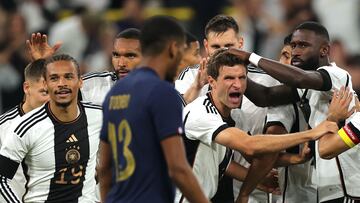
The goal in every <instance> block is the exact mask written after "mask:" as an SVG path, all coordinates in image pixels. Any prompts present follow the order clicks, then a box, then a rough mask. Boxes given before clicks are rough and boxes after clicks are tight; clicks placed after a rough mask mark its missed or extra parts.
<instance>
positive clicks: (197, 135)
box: [184, 106, 229, 146]
mask: <svg viewBox="0 0 360 203" xmlns="http://www.w3.org/2000/svg"><path fill="white" fill-rule="evenodd" d="M203 109H205V107H203V106H200V107H199V106H192V108H191V109H190V111H189V112H188V113H187V114H186V115H185V119H184V122H185V124H184V125H185V135H186V137H188V138H189V139H193V140H200V141H201V142H202V143H204V144H206V145H208V146H211V143H212V141H213V140H214V139H215V137H216V136H217V135H218V134H219V133H220V132H221V131H222V130H224V129H226V128H228V127H229V126H228V125H227V124H226V123H225V122H224V121H223V120H222V118H221V116H219V115H218V114H216V113H212V112H209V113H208V112H207V111H205V110H204V111H202V110H203Z"/></svg>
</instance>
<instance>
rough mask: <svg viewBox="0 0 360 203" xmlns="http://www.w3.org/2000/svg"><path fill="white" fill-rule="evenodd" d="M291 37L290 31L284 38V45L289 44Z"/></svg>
mask: <svg viewBox="0 0 360 203" xmlns="http://www.w3.org/2000/svg"><path fill="white" fill-rule="evenodd" d="M291 38H292V33H290V34H288V35H287V36H286V37H285V38H284V45H290V42H291Z"/></svg>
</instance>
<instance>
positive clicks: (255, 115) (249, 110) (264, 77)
mask: <svg viewBox="0 0 360 203" xmlns="http://www.w3.org/2000/svg"><path fill="white" fill-rule="evenodd" d="M247 68H248V77H249V78H250V79H251V80H253V81H254V82H257V83H259V84H262V85H264V86H267V87H271V86H275V85H278V84H279V82H278V81H277V80H276V79H274V78H273V77H271V76H270V75H268V74H266V73H265V72H264V71H263V70H261V69H259V68H257V67H255V66H252V65H249V66H248V67H247ZM266 113H267V108H262V107H258V106H256V105H255V104H254V103H252V102H251V101H250V100H249V99H248V98H246V97H245V96H244V97H243V102H242V104H241V110H240V109H233V110H232V111H231V115H232V118H233V119H234V120H235V122H236V127H238V128H240V129H241V130H243V131H245V132H247V133H248V134H250V135H256V134H262V133H263V129H264V124H265V117H266ZM243 118H246V119H243ZM234 161H236V162H237V163H239V164H241V165H242V166H244V167H246V168H248V167H249V166H250V164H249V163H248V162H247V161H246V160H245V158H244V157H243V156H242V155H241V153H240V152H237V151H235V152H234ZM241 185H242V182H240V181H237V180H234V197H237V196H238V194H239V191H240V188H241ZM266 202H268V194H267V193H265V192H262V191H260V190H257V189H255V190H254V191H253V192H252V193H251V195H250V197H249V203H266Z"/></svg>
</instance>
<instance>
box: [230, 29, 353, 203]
mask: <svg viewBox="0 0 360 203" xmlns="http://www.w3.org/2000/svg"><path fill="white" fill-rule="evenodd" d="M329 40H330V39H329V34H328V32H327V30H326V28H325V27H324V26H322V25H321V24H319V23H315V22H304V23H302V24H300V25H299V26H297V27H296V28H295V30H294V32H293V33H292V39H291V43H290V44H291V47H292V59H291V65H292V66H289V65H284V64H281V63H279V62H276V61H273V60H270V59H266V58H263V57H260V56H258V55H256V54H255V53H248V52H245V51H243V50H240V49H232V50H231V52H232V53H234V54H236V55H237V56H239V57H240V58H242V59H243V60H246V61H248V60H249V61H250V62H251V63H253V64H254V65H256V66H258V67H260V68H262V69H263V70H264V71H265V72H267V73H268V74H269V75H271V76H273V77H274V78H276V79H278V80H279V81H280V82H283V83H285V84H286V85H289V86H286V85H283V86H276V87H275V88H263V87H261V88H259V86H257V87H254V84H253V83H252V84H250V83H249V88H248V89H249V92H252V94H253V95H254V96H256V94H257V95H258V96H259V97H264V98H267V97H268V96H266V95H268V94H267V93H269V92H272V93H271V94H273V95H274V96H273V97H276V98H278V100H279V98H281V99H283V100H287V99H289V98H293V99H295V100H296V98H297V99H300V98H301V100H300V102H301V105H302V106H304V107H305V108H304V112H307V113H305V115H304V116H305V118H306V120H307V121H308V123H309V125H310V127H314V126H316V125H318V124H319V123H320V122H321V121H324V120H325V119H326V117H327V112H328V106H329V101H330V100H331V96H332V94H333V92H334V90H335V89H340V87H341V86H348V87H349V88H350V89H351V91H352V83H351V77H350V75H349V73H348V72H346V71H345V70H343V69H341V68H339V67H337V66H336V64H335V63H330V61H329V51H330V46H329ZM250 86H251V87H250ZM294 87H297V88H301V89H298V90H297V91H294ZM259 92H262V93H261V94H259ZM294 94H295V95H294ZM275 95H276V96H275ZM258 99H259V98H258ZM259 100H260V99H259ZM265 103H268V101H266V102H264V104H265ZM353 105H354V104H353V103H352V106H353ZM306 109H307V110H306ZM316 149H317V147H315V150H316ZM315 156H316V157H315V161H316V173H317V179H318V180H317V183H318V195H319V196H318V197H319V201H320V202H326V201H330V200H334V201H339V202H342V201H343V200H342V199H343V192H342V189H341V183H340V179H339V172H338V171H337V170H336V163H335V160H322V159H320V157H319V156H318V152H316V153H315Z"/></svg>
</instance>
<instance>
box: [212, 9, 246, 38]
mask: <svg viewBox="0 0 360 203" xmlns="http://www.w3.org/2000/svg"><path fill="white" fill-rule="evenodd" d="M228 29H233V30H234V31H235V33H236V34H238V33H239V26H238V24H237V22H236V21H235V19H234V18H233V17H231V16H227V15H216V16H215V17H213V18H212V19H210V21H209V22H208V23H207V24H206V26H205V37H206V38H207V37H208V34H209V33H210V32H215V33H224V32H226V31H227V30H228Z"/></svg>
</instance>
